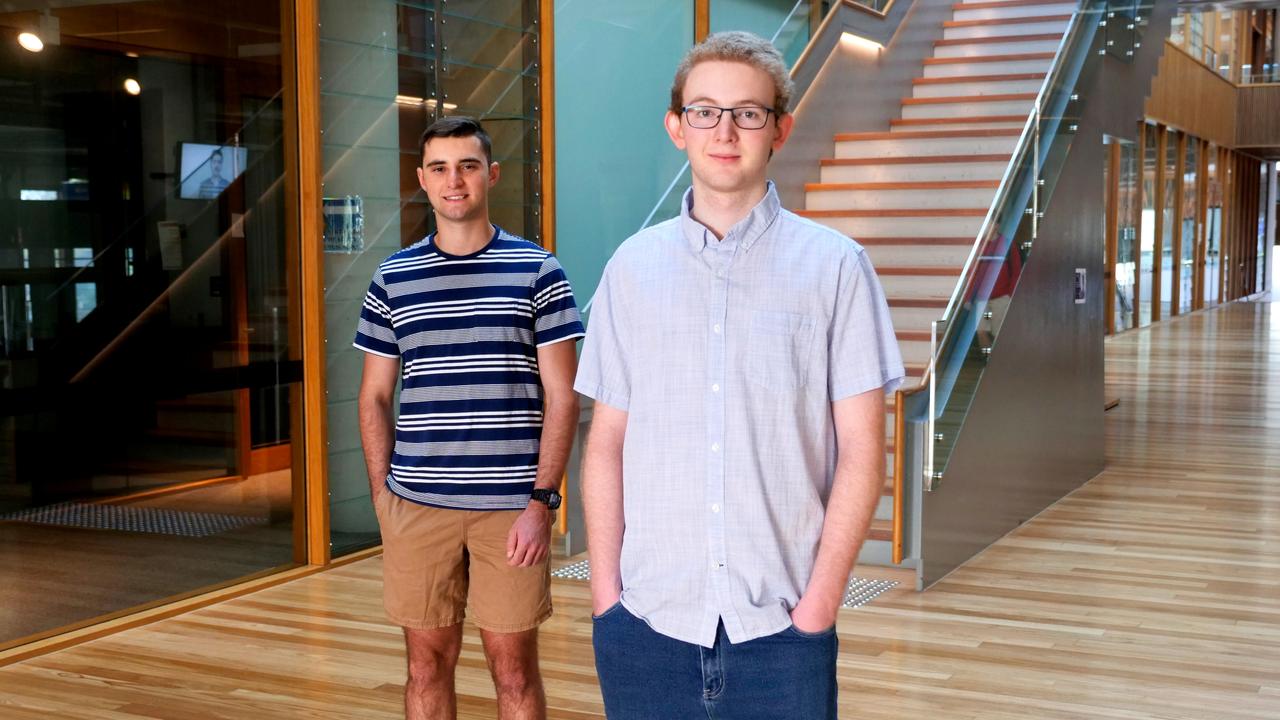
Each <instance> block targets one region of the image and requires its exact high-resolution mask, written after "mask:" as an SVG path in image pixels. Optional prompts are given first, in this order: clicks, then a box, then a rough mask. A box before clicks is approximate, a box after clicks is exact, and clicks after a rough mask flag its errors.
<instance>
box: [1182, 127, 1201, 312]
mask: <svg viewBox="0 0 1280 720" xmlns="http://www.w3.org/2000/svg"><path fill="white" fill-rule="evenodd" d="M1182 145H1183V146H1184V151H1183V160H1184V162H1183V165H1182V195H1181V197H1182V204H1181V207H1180V208H1179V210H1178V231H1179V232H1180V233H1181V234H1182V246H1181V250H1182V254H1181V257H1179V258H1178V286H1179V287H1178V312H1180V313H1182V312H1190V311H1191V310H1192V308H1193V307H1195V305H1196V304H1195V302H1194V301H1195V285H1197V284H1198V283H1196V282H1195V281H1194V278H1195V270H1196V268H1195V261H1196V257H1197V253H1196V247H1197V241H1198V240H1199V232H1198V230H1199V223H1198V222H1197V213H1196V209H1197V208H1198V207H1199V204H1200V194H1199V184H1198V183H1197V180H1198V179H1199V178H1198V175H1199V168H1200V164H1199V163H1200V153H1199V150H1200V140H1199V139H1198V138H1194V137H1188V136H1186V135H1183V136H1182Z"/></svg>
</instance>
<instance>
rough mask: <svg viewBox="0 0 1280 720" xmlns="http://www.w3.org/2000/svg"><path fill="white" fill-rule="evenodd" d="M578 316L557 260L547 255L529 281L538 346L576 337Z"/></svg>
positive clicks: (580, 333)
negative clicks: (531, 284) (536, 273)
mask: <svg viewBox="0 0 1280 720" xmlns="http://www.w3.org/2000/svg"><path fill="white" fill-rule="evenodd" d="M585 334H586V332H585V331H584V330H583V329H582V316H581V315H579V314H578V303H577V302H576V301H575V300H574V298H573V288H572V287H570V286H569V278H567V277H565V274H564V269H563V268H561V267H560V261H559V260H556V257H555V256H554V255H548V256H547V259H546V260H545V261H543V263H542V268H541V269H540V270H539V271H538V277H537V279H536V280H534V282H533V335H534V343H535V344H536V345H537V346H538V347H542V346H543V345H550V344H552V343H558V342H560V341H562V340H570V339H574V338H580V337H582V336H583V335H585Z"/></svg>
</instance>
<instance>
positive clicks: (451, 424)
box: [355, 228, 584, 510]
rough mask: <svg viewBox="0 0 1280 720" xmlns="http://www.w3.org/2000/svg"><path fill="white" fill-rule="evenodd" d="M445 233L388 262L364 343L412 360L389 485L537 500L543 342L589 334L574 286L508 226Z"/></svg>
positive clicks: (374, 290)
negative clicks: (479, 242) (475, 243)
mask: <svg viewBox="0 0 1280 720" xmlns="http://www.w3.org/2000/svg"><path fill="white" fill-rule="evenodd" d="M434 240H435V236H434V235H429V236H427V238H426V239H424V240H422V241H421V242H418V243H416V244H414V245H411V246H409V247H407V248H405V249H403V250H401V251H400V252H398V253H396V254H394V255H392V256H391V257H389V258H387V259H386V260H385V261H383V263H382V264H381V265H379V266H378V271H377V272H376V273H375V274H374V276H373V283H372V284H370V286H369V292H368V294H366V295H365V299H364V307H363V309H362V310H361V311H360V323H359V325H358V327H357V329H356V340H355V346H356V347H357V348H360V349H361V350H364V351H365V352H370V353H374V354H376V355H383V356H386V357H391V358H400V359H401V372H400V382H401V384H400V412H399V416H398V418H397V419H396V444H395V451H394V453H393V454H392V456H391V475H390V477H388V479H387V487H388V488H390V489H391V491H392V492H394V493H395V494H396V495H398V496H400V497H402V498H405V499H406V500H412V501H414V502H418V503H422V504H424V505H434V506H437V507H447V508H460V509H465V510H518V509H523V508H524V507H525V506H526V505H528V503H529V493H530V492H532V490H533V481H534V477H535V475H536V474H537V469H538V441H539V439H540V437H541V434H542V384H541V382H540V380H539V376H538V355H537V348H538V347H540V346H542V345H549V344H551V343H556V342H561V341H563V340H570V339H573V338H580V337H582V336H583V334H584V332H583V328H582V319H581V317H580V316H579V315H578V306H577V304H576V303H575V302H574V299H573V289H572V288H570V287H569V281H568V279H566V278H565V274H564V270H563V269H561V267H560V263H559V262H558V261H557V260H556V258H555V256H553V255H552V254H551V253H549V252H547V251H546V250H544V249H542V248H540V247H538V246H537V245H535V244H533V243H531V242H529V241H528V240H525V239H523V238H519V237H516V236H515V235H511V234H510V233H507V232H506V231H505V230H502V229H501V228H499V229H497V231H496V232H495V233H494V236H493V239H492V240H490V241H489V244H488V245H486V246H485V247H484V249H482V250H480V251H479V252H476V253H473V254H471V255H465V256H458V255H449V254H447V253H445V252H443V251H442V250H440V249H439V248H437V247H436V245H435V242H434Z"/></svg>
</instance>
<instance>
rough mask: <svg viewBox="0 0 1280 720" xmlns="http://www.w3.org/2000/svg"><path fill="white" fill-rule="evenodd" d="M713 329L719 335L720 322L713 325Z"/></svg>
mask: <svg viewBox="0 0 1280 720" xmlns="http://www.w3.org/2000/svg"><path fill="white" fill-rule="evenodd" d="M711 329H712V330H714V331H715V333H716V334H717V335H719V334H720V325H719V324H717V325H716V326H715V327H713V328H711Z"/></svg>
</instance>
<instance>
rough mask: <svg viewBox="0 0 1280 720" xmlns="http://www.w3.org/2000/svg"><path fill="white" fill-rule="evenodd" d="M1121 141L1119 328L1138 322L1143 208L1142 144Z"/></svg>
mask: <svg viewBox="0 0 1280 720" xmlns="http://www.w3.org/2000/svg"><path fill="white" fill-rule="evenodd" d="M1118 142H1119V145H1120V174H1119V177H1118V178H1117V181H1118V182H1119V187H1118V189H1117V193H1116V203H1117V218H1116V222H1117V228H1116V267H1115V278H1116V300H1115V314H1116V316H1115V327H1116V331H1117V332H1119V331H1121V330H1126V329H1128V328H1131V327H1133V326H1134V323H1133V319H1134V310H1135V307H1134V302H1133V301H1134V297H1133V295H1134V293H1133V290H1134V284H1133V281H1134V271H1135V270H1136V264H1137V263H1136V255H1135V253H1136V251H1137V246H1138V243H1137V232H1138V222H1139V220H1140V212H1141V208H1140V207H1139V206H1138V190H1139V186H1138V183H1139V182H1141V176H1140V175H1139V172H1140V167H1141V166H1140V165H1139V164H1138V159H1139V147H1138V146H1137V145H1136V144H1135V143H1132V142H1125V141H1118Z"/></svg>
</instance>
